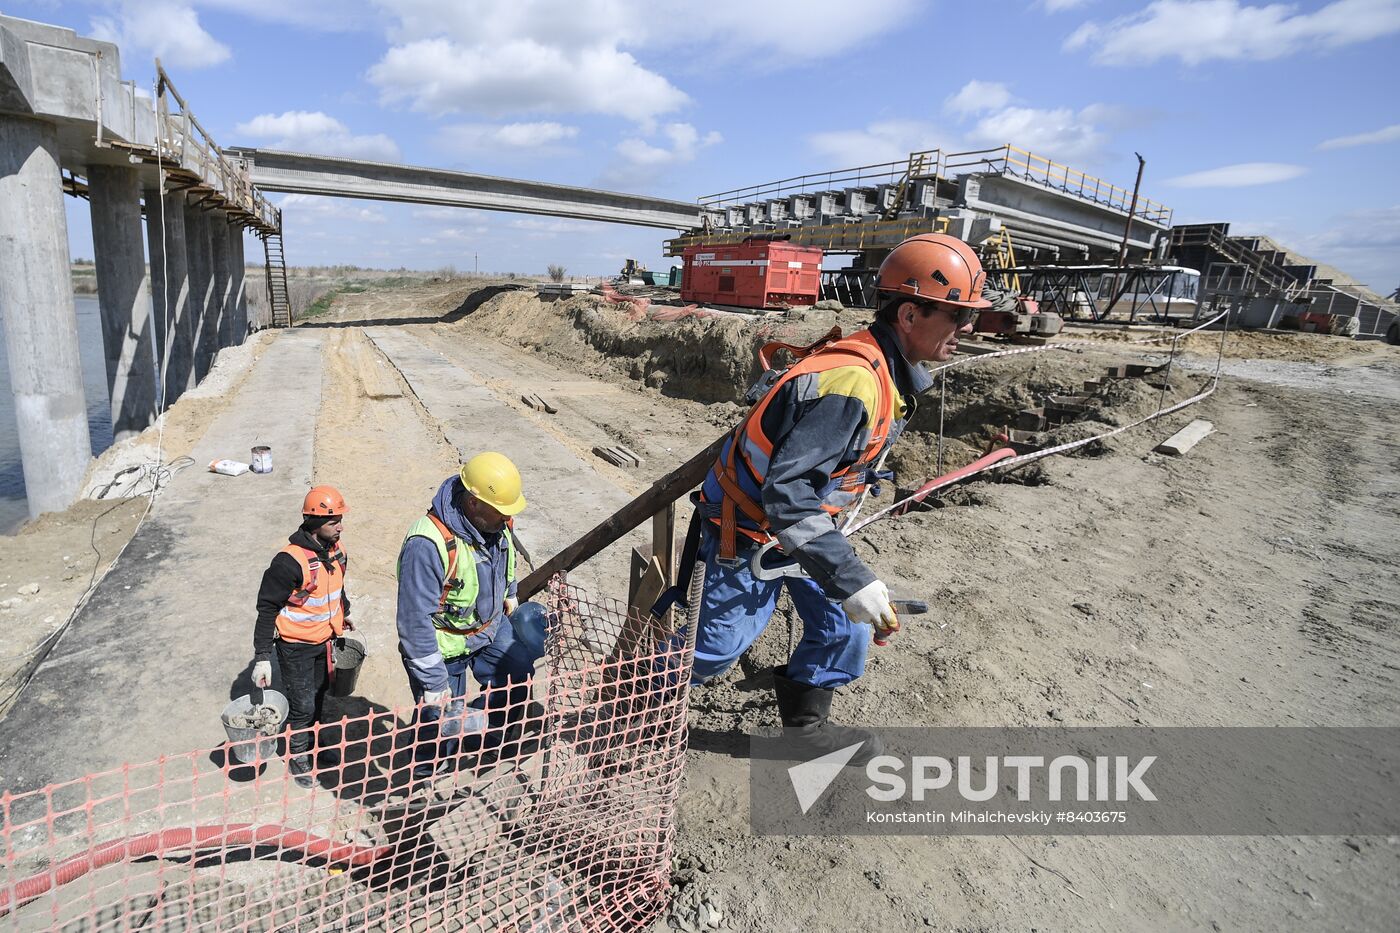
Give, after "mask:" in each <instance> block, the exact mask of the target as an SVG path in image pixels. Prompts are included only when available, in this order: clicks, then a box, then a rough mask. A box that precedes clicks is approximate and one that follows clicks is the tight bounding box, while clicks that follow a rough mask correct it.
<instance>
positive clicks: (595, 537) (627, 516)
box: [520, 431, 729, 600]
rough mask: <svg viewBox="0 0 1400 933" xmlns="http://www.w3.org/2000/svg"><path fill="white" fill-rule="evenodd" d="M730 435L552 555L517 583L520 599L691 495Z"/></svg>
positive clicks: (526, 597) (535, 591)
mask: <svg viewBox="0 0 1400 933" xmlns="http://www.w3.org/2000/svg"><path fill="white" fill-rule="evenodd" d="M728 437H729V432H728V431H725V432H724V433H723V434H721V435H720V436H719V437H717V438H715V439H714V440H713V441H711V442H710V444H709V446H707V447H706V448H705V449H704V450H702V451H700V452H699V453H697V454H695V456H693V457H691V458H690V459H689V460H687V461H686V462H685V463H683V464H681V465H680V466H678V467H676V469H674V470H672V471H671V472H670V473H667V474H666V475H665V476H663V477H661V479H659V480H657V481H656V482H655V483H653V484H652V485H651V488H649V489H648V490H647V491H646V492H644V493H642V494H641V495H640V496H637V497H636V498H635V499H633V500H632V501H631V502H629V503H627V504H626V505H624V506H623V507H622V508H620V509H618V510H617V511H616V512H614V513H613V514H612V515H610V516H608V517H607V518H606V519H604V520H603V521H602V522H600V523H599V524H598V525H597V526H595V527H594V528H593V529H592V530H591V531H589V532H588V533H587V534H585V535H583V536H582V537H581V538H578V539H577V540H575V541H574V543H573V544H570V545H569V546H568V547H566V548H564V549H563V550H562V551H560V552H559V553H558V554H555V555H554V556H553V557H551V558H550V559H549V560H547V561H545V563H544V565H543V566H541V567H539V568H538V569H536V570H535V571H534V572H532V573H531V574H530V575H529V576H528V577H526V578H525V579H524V580H522V581H521V582H520V598H521V599H522V600H525V599H529V598H530V597H531V596H534V595H535V594H536V593H538V592H539V591H540V590H542V589H544V586H545V584H546V583H548V582H549V578H550V577H552V576H554V575H555V574H556V573H559V572H560V571H561V570H563V571H568V570H572V569H574V568H575V567H577V566H578V565H579V564H581V563H583V562H584V561H586V560H588V558H590V557H592V556H593V555H594V554H597V553H598V552H599V551H601V550H603V549H604V548H606V547H607V546H608V545H609V544H612V543H613V542H614V541H616V540H617V539H618V538H621V537H622V536H623V535H625V534H627V532H629V531H631V530H632V529H633V528H636V527H637V526H638V525H640V524H641V523H642V522H644V521H646V520H647V519H648V518H650V517H651V516H652V515H655V514H656V512H657V511H658V510H659V509H661V508H662V507H663V506H665V505H666V503H668V502H674V501H676V499H678V498H680V497H681V496H683V495H685V494H686V493H688V492H690V490H692V489H694V488H695V487H696V486H698V485H700V483H701V481H702V480H704V478H705V474H706V473H707V472H708V471H709V469H710V467H711V466H713V465H714V462H715V458H716V457H717V456H719V452H720V448H721V447H723V446H724V442H725V440H726V439H727V438H728Z"/></svg>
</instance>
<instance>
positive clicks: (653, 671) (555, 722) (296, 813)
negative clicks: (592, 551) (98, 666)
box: [0, 571, 703, 933]
mask: <svg viewBox="0 0 1400 933" xmlns="http://www.w3.org/2000/svg"><path fill="white" fill-rule="evenodd" d="M702 577H703V571H701V572H699V573H697V574H696V581H697V582H698V580H699V579H700V578H702ZM545 603H546V606H547V608H548V610H549V627H548V635H547V639H546V646H545V648H546V650H545V660H544V664H543V667H542V669H541V670H540V671H539V672H538V673H537V675H536V676H535V678H534V679H533V681H532V682H531V685H530V690H529V691H528V693H529V694H531V695H530V696H523V695H522V696H515V695H514V694H507V693H506V692H505V691H504V690H502V691H491V690H488V691H485V692H484V693H483V694H482V701H480V702H479V704H473V703H469V704H468V709H466V710H464V711H463V714H462V721H461V722H460V723H457V724H456V725H457V726H458V727H459V728H460V729H461V730H462V732H461V745H460V748H458V749H456V750H455V751H454V752H453V753H451V754H443V753H441V749H442V747H443V745H442V744H441V743H440V742H439V741H438V736H436V735H428V736H427V738H425V737H424V734H420V733H419V731H418V729H419V727H417V726H414V725H411V724H409V725H405V724H404V723H405V722H406V721H407V722H411V719H410V714H411V712H412V711H405V713H404V714H403V717H402V718H401V716H400V714H399V713H397V712H394V711H385V712H374V713H371V714H369V715H367V716H363V717H360V718H357V719H346V720H342V721H340V722H338V723H333V724H329V725H323V726H321V727H318V734H317V747H318V748H319V749H334V750H336V751H338V752H339V754H340V758H341V760H340V762H339V764H336V765H335V766H334V767H318V768H317V770H316V772H315V779H316V785H315V786H314V787H313V788H312V789H310V790H306V789H302V788H300V787H298V786H297V785H296V784H295V783H294V782H293V780H292V778H291V775H289V774H288V773H287V771H286V768H285V765H284V763H283V762H282V760H280V759H277V758H273V759H271V760H267V759H257V758H256V757H254V754H253V753H252V750H251V749H249V750H248V751H249V757H250V758H252V759H253V760H252V763H251V764H247V765H244V764H240V763H239V761H238V760H237V759H236V756H235V755H234V754H232V753H231V752H232V751H233V749H231V748H230V747H228V746H225V747H223V748H219V749H214V750H212V751H211V750H202V751H196V752H189V753H185V754H179V755H170V756H163V757H161V758H158V759H156V760H155V761H149V762H145V763H142V764H130V765H123V766H122V767H120V768H115V769H113V770H111V771H106V772H102V773H98V774H90V775H87V776H86V777H82V778H79V779H77V780H73V781H66V782H63V783H58V784H52V785H49V786H47V787H44V788H41V789H39V790H34V791H25V792H21V793H12V792H10V791H8V790H7V791H5V792H4V793H3V794H0V819H3V823H2V824H0V846H3V852H2V853H0V857H3V868H2V869H0V871H2V872H3V873H2V874H0V930H26V931H28V930H64V931H75V933H76V931H85V933H86V931H136V930H161V931H175V930H181V931H185V930H219V931H274V930H287V931H291V930H295V931H307V933H309V931H322V930H327V931H328V930H337V931H359V930H365V931H368V930H386V931H387V930H415V931H428V930H433V931H437V930H449V931H455V930H473V931H483V933H484V931H488V930H512V931H515V930H521V931H538V933H544V931H563V930H568V931H624V930H628V931H630V930H637V929H642V928H646V927H647V926H649V925H650V924H651V923H653V922H655V920H656V918H657V917H659V916H660V915H661V913H662V912H663V911H664V910H665V909H666V907H667V898H668V896H669V890H670V857H671V850H672V844H673V840H674V836H675V804H676V797H677V793H678V791H679V787H680V781H681V772H682V768H683V765H684V754H685V736H686V731H685V714H686V704H687V699H688V684H689V673H690V664H691V660H692V657H693V652H694V641H693V638H689V639H688V638H687V637H686V636H685V635H684V634H674V633H671V632H668V631H666V630H663V629H662V628H661V623H659V622H657V621H656V620H654V619H652V618H650V617H641V616H638V615H636V614H635V613H634V614H633V615H631V616H629V615H628V614H627V612H626V610H625V608H624V607H623V606H622V605H621V604H619V603H617V602H616V601H614V600H606V599H597V598H594V597H592V596H590V595H589V594H587V593H586V592H584V591H583V590H581V589H579V588H577V587H574V586H571V585H569V584H567V583H566V582H564V580H563V578H562V577H557V578H555V580H554V581H552V582H551V585H550V588H549V590H548V595H547V597H546V599H545ZM697 603H698V600H697V599H694V598H692V600H691V602H690V604H691V605H692V606H694V605H696V604H697ZM677 615H680V612H679V611H678V612H677ZM692 621H693V620H691V619H689V618H685V619H681V620H680V625H679V629H680V631H681V632H683V633H684V632H693V630H694V625H693V624H691V623H692ZM525 692H527V691H523V690H521V689H519V688H517V689H516V691H515V693H525ZM473 699H475V698H473ZM506 700H509V701H510V702H504V701H506ZM474 705H480V706H481V707H482V708H483V709H484V710H486V711H489V712H488V713H487V716H486V721H485V723H484V725H483V724H482V722H481V720H480V718H479V717H480V713H479V712H477V711H475V710H474V709H473V708H472V707H473V706H474ZM206 713H207V711H206ZM468 717H472V718H468ZM449 721H450V720H444V722H449ZM444 731H450V730H444ZM285 739H286V735H285V734H284V735H283V736H282V737H281V740H282V741H285ZM423 746H426V748H427V752H426V755H425V754H424V752H423V751H422V747H423ZM416 747H417V748H418V755H417V760H415V748H416ZM415 765H419V766H420V768H419V773H420V774H422V773H423V772H424V771H432V772H434V773H433V774H431V775H427V776H424V777H415V771H414V768H415ZM425 765H426V766H429V767H426V768H424V767H421V766H425Z"/></svg>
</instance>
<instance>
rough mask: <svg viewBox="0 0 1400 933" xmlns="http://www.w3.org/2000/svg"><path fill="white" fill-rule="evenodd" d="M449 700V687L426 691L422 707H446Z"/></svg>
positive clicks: (450, 691)
mask: <svg viewBox="0 0 1400 933" xmlns="http://www.w3.org/2000/svg"><path fill="white" fill-rule="evenodd" d="M451 700H452V688H451V687H443V688H442V689H441V690H427V691H425V692H424V693H423V705H424V706H446V705H447V704H448V703H449V702H450V701H451Z"/></svg>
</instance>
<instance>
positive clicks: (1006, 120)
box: [807, 80, 1150, 166]
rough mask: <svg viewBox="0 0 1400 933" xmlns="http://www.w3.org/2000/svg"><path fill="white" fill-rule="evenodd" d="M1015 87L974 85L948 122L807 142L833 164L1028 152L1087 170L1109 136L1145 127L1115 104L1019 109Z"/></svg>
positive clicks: (889, 124)
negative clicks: (934, 153) (934, 152)
mask: <svg viewBox="0 0 1400 933" xmlns="http://www.w3.org/2000/svg"><path fill="white" fill-rule="evenodd" d="M1014 100H1015V97H1014V96H1013V95H1012V93H1011V88H1010V87H1009V86H1008V85H1006V84H1002V83H999V82H990V81H977V80H974V81H969V82H968V83H967V84H964V85H963V86H962V87H961V88H959V89H958V90H957V91H956V92H954V93H953V94H952V95H951V96H949V97H948V98H947V99H946V100H945V101H944V103H943V106H944V110H945V111H946V112H947V113H948V114H949V117H950V120H949V121H948V122H947V123H942V124H940V123H933V122H929V121H925V120H918V119H889V120H879V121H876V122H874V123H870V124H867V125H866V126H865V127H864V128H861V129H847V130H826V131H823V132H820V133H813V134H811V135H810V136H808V137H807V142H808V145H809V146H810V147H811V148H812V150H813V151H814V152H815V153H816V154H817V155H819V156H822V157H823V158H824V159H826V160H829V164H832V165H841V166H855V165H870V164H875V163H880V162H893V161H897V160H900V159H903V158H904V157H905V156H907V155H908V154H909V153H911V152H919V151H923V150H927V149H936V148H941V149H942V150H943V152H944V154H945V155H946V154H948V153H955V152H966V151H971V150H978V149H988V148H994V147H998V146H1004V145H1006V144H1007V143H1011V144H1012V145H1015V146H1018V147H1020V148H1022V149H1028V150H1030V151H1031V152H1033V153H1034V154H1036V155H1038V156H1041V157H1044V158H1047V159H1053V160H1054V161H1056V162H1075V163H1078V164H1080V165H1083V164H1084V163H1086V162H1089V163H1092V162H1094V161H1097V160H1098V159H1099V158H1100V157H1102V155H1103V151H1104V148H1105V146H1106V145H1107V143H1108V139H1109V131H1110V130H1122V129H1126V128H1129V127H1133V126H1138V125H1141V124H1142V123H1143V122H1144V121H1146V120H1148V119H1149V118H1150V115H1149V114H1147V113H1144V112H1140V111H1136V110H1130V109H1128V108H1125V107H1120V106H1117V105H1114V104H1104V103H1092V104H1089V105H1087V106H1085V107H1081V108H1079V109H1078V110H1075V109H1073V108H1071V107H1056V108H1036V107H1025V106H1021V105H1019V104H1013V103H1012V101H1014Z"/></svg>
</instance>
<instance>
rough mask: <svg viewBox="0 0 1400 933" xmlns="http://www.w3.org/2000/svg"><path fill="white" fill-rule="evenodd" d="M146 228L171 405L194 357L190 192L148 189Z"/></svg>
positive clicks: (163, 369)
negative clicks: (189, 321)
mask: <svg viewBox="0 0 1400 933" xmlns="http://www.w3.org/2000/svg"><path fill="white" fill-rule="evenodd" d="M146 233H147V242H148V243H149V246H150V251H151V292H152V294H153V295H155V296H156V297H155V300H154V306H155V318H156V352H158V353H159V354H160V380H161V385H162V386H163V389H164V396H163V402H164V405H165V407H166V408H169V407H170V406H171V405H174V404H175V400H176V399H178V398H179V397H180V395H181V394H182V393H183V392H184V391H185V386H186V384H187V382H188V379H189V375H188V374H189V366H190V356H189V352H188V350H187V349H186V347H185V344H184V343H183V342H182V339H181V328H182V327H184V326H185V320H186V318H188V317H189V313H190V273H189V255H188V251H187V250H186V246H185V196H184V195H183V194H181V193H180V192H178V191H171V192H167V193H162V192H161V191H159V190H157V189H148V190H147V191H146Z"/></svg>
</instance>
